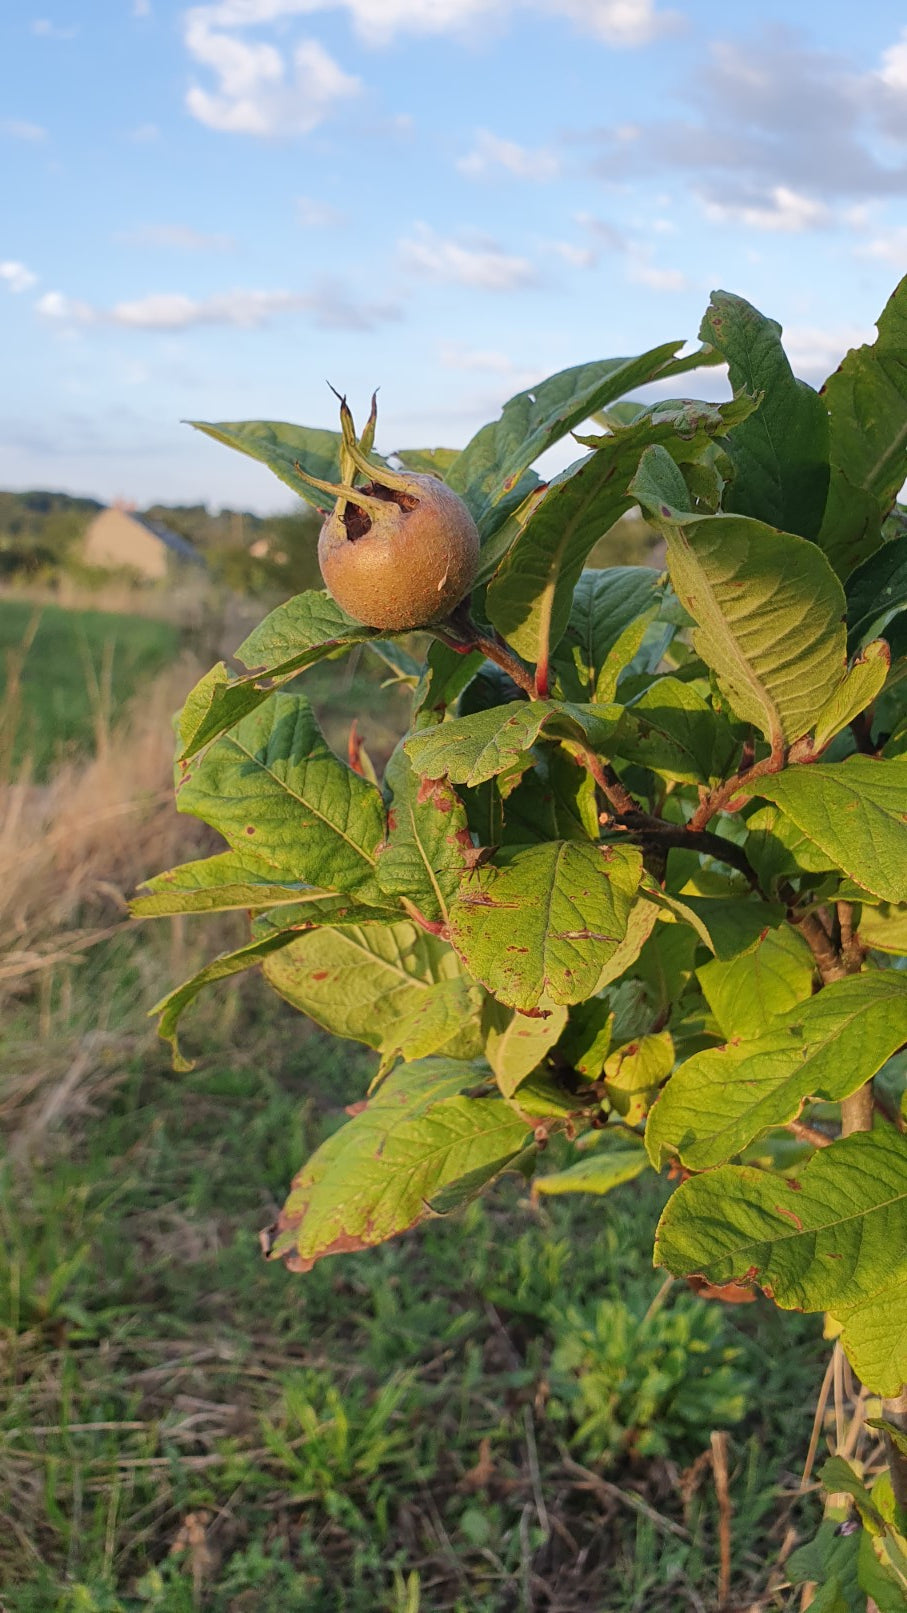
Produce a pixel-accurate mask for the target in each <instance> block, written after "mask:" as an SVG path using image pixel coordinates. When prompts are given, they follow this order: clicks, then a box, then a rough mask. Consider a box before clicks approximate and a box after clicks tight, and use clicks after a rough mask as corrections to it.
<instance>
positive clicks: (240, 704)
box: [180, 592, 382, 761]
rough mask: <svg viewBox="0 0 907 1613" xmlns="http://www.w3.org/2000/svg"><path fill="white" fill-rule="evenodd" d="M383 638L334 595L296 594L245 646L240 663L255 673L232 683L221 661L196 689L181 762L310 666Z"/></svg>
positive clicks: (184, 725)
mask: <svg viewBox="0 0 907 1613" xmlns="http://www.w3.org/2000/svg"><path fill="white" fill-rule="evenodd" d="M381 638H382V630H381V629H379V628H375V627H363V626H362V623H361V622H354V621H353V619H352V617H350V616H347V614H346V612H345V611H342V610H341V609H340V606H339V605H338V604H337V603H336V602H335V601H334V600H333V599H332V598H331V596H330V594H326V593H316V592H310V593H305V594H296V595H295V597H294V598H293V599H288V600H287V601H286V603H285V604H283V605H279V606H278V607H277V609H276V610H273V611H271V613H270V615H269V616H266V617H265V619H264V621H263V622H261V623H259V625H258V627H256V629H255V631H254V632H253V633H250V634H249V637H248V638H247V639H245V640H244V641H243V643H242V644H241V645H240V646H239V649H238V650H237V651H236V660H237V661H240V662H241V663H242V665H243V666H246V667H248V668H249V672H248V674H247V675H246V676H245V677H238V678H231V677H230V676H229V674H228V672H227V669H226V667H225V665H224V663H223V662H222V661H221V662H220V663H219V665H218V666H216V667H214V668H213V669H212V671H211V672H208V673H206V674H205V676H204V677H203V678H202V679H201V681H200V682H199V683H197V684H196V686H195V688H194V689H193V690H192V692H191V694H190V695H189V698H188V700H187V702H186V705H185V707H184V708H183V715H182V718H181V720H180V738H181V741H182V752H181V757H180V759H181V760H182V761H187V760H188V759H189V758H190V757H192V756H195V755H197V753H198V752H199V751H200V750H203V749H204V747H205V746H206V745H208V744H210V742H211V740H212V739H216V738H217V737H218V735H219V734H223V733H226V731H227V730H228V729H229V728H232V727H233V725H234V724H235V723H237V722H239V721H241V719H242V718H243V717H245V716H247V715H248V713H249V712H252V711H254V710H255V709H256V707H258V706H260V705H263V703H264V702H265V701H266V700H269V699H270V698H271V695H272V694H273V693H274V690H275V689H276V688H279V687H280V685H281V684H282V683H286V682H287V681H288V679H290V678H293V677H295V676H296V675H297V673H299V672H302V671H304V670H305V668H306V667H310V666H314V665H315V663H316V662H317V661H323V660H325V659H326V657H328V656H331V655H336V654H338V653H339V652H341V651H343V650H349V649H352V648H353V647H354V646H355V645H357V644H367V643H369V642H374V641H380V640H381Z"/></svg>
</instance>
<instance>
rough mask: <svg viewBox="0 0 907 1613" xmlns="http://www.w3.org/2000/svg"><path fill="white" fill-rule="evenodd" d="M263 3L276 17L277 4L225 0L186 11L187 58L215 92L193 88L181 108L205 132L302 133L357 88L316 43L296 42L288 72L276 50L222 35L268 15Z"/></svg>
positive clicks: (276, 0) (273, 0)
mask: <svg viewBox="0 0 907 1613" xmlns="http://www.w3.org/2000/svg"><path fill="white" fill-rule="evenodd" d="M269 3H270V9H271V11H272V12H273V13H275V14H278V15H279V5H280V0H226V3H225V4H223V5H220V6H197V7H195V8H194V9H193V10H192V11H189V12H187V14H186V31H185V38H186V45H187V47H188V49H189V52H190V55H192V56H193V57H194V58H195V60H196V61H197V62H200V63H201V64H202V65H203V66H205V67H207V68H210V70H211V71H212V72H213V74H214V76H215V79H216V81H217V88H216V90H215V91H213V92H212V91H210V90H205V89H202V88H201V86H200V85H198V84H194V85H193V86H192V88H191V89H190V90H189V92H188V94H187V96H186V106H187V108H188V110H189V111H190V112H191V114H192V116H193V117H195V118H197V119H198V121H199V122H200V123H204V124H206V125H207V127H208V128H209V129H217V130H219V131H221V132H224V133H228V134H254V135H258V136H265V137H267V136H279V135H295V134H308V133H309V132H310V131H311V130H312V129H314V128H316V127H317V125H318V124H319V123H321V122H322V121H323V120H324V118H325V117H327V116H328V114H329V113H330V112H331V110H332V109H333V107H334V105H335V103H336V102H338V101H342V100H344V99H348V98H349V97H350V96H352V95H356V94H358V92H359V90H360V88H361V86H360V82H359V80H358V79H357V78H353V77H351V76H350V75H348V74H346V73H344V72H343V69H342V68H341V67H339V66H338V64H337V63H336V62H335V61H334V59H333V57H332V56H329V55H328V53H327V51H326V50H325V49H324V47H323V46H322V45H320V44H319V43H318V41H317V40H315V39H304V40H302V41H301V42H300V43H299V44H298V45H296V47H295V49H294V50H293V52H292V60H291V64H290V65H289V71H288V63H287V62H286V60H285V59H284V56H283V55H282V54H281V52H280V51H279V50H278V49H277V47H276V46H275V45H269V44H255V43H249V42H247V41H246V40H243V39H238V38H236V37H235V35H234V34H231V33H229V32H227V31H226V27H225V24H226V25H227V26H229V25H231V24H232V26H234V27H235V26H237V25H238V24H239V23H240V22H243V21H249V22H254V21H257V20H259V16H258V15H257V13H264V12H266V11H267V10H268V5H269ZM300 9H301V7H300ZM246 14H247V15H246ZM234 19H235V20H234ZM261 20H264V18H262V19H261Z"/></svg>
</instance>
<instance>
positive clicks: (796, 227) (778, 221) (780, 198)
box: [703, 185, 831, 234]
mask: <svg viewBox="0 0 907 1613" xmlns="http://www.w3.org/2000/svg"><path fill="white" fill-rule="evenodd" d="M703 205H704V207H705V211H706V216H707V217H708V218H710V219H714V220H715V221H716V222H717V223H727V222H729V221H730V222H735V223H739V224H745V225H747V226H748V228H749V229H752V230H776V231H779V232H781V233H785V234H796V233H797V232H798V231H800V230H815V229H821V227H822V226H823V225H824V224H827V223H828V222H829V221H830V216H831V215H830V213H829V210H828V208H827V207H826V206H825V204H824V202H817V201H816V200H815V199H814V198H813V197H811V196H804V195H802V194H801V193H800V192H799V191H795V190H791V189H790V187H789V186H788V185H775V186H773V187H772V189H771V190H770V191H769V193H768V195H767V196H766V198H765V200H764V201H761V202H759V203H751V204H750V205H746V204H745V203H722V202H717V201H709V200H708V199H706V200H705V201H704V204H703Z"/></svg>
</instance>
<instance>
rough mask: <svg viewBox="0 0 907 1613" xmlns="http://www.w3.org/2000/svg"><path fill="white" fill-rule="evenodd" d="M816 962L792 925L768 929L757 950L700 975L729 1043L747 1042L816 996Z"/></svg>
mask: <svg viewBox="0 0 907 1613" xmlns="http://www.w3.org/2000/svg"><path fill="white" fill-rule="evenodd" d="M815 968H816V965H815V960H814V958H813V955H812V953H811V952H810V950H809V947H808V946H807V945H806V942H805V941H804V940H803V938H802V936H801V935H799V934H798V933H797V931H796V930H794V929H792V927H791V926H790V925H789V924H782V925H781V927H780V928H779V929H777V930H769V931H768V932H767V933H766V935H764V936H763V938H762V940H761V941H760V942H759V944H758V946H757V947H756V949H755V951H753V952H747V953H744V954H743V955H742V956H740V957H736V958H731V959H730V960H728V961H727V962H722V960H721V959H720V958H711V959H710V960H709V962H708V963H705V964H703V965H702V967H701V968H699V969H697V970H696V978H697V980H698V981H699V984H700V986H701V987H702V990H703V993H704V995H705V1000H706V1002H707V1003H708V1005H709V1007H710V1008H711V1010H712V1013H713V1014H714V1016H715V1018H716V1020H717V1021H718V1026H719V1029H720V1030H721V1033H722V1035H723V1036H725V1037H727V1039H728V1040H731V1038H738V1039H740V1040H743V1041H747V1040H748V1039H749V1038H750V1037H753V1036H758V1035H759V1033H760V1031H762V1030H764V1029H766V1028H767V1026H768V1023H769V1021H770V1020H771V1019H773V1018H775V1016H776V1015H778V1014H783V1013H785V1012H786V1011H787V1009H789V1008H793V1007H794V1006H795V1004H796V1003H799V1002H803V1001H804V999H805V998H807V997H808V996H809V995H810V994H811V992H812V983H813V975H814V974H815Z"/></svg>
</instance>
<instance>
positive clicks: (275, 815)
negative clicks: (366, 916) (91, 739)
mask: <svg viewBox="0 0 907 1613" xmlns="http://www.w3.org/2000/svg"><path fill="white" fill-rule="evenodd" d="M177 806H178V808H179V810H180V811H181V812H189V813H191V814H192V815H193V816H194V817H196V818H201V819H202V820H203V822H205V823H209V824H210V825H211V827H212V828H213V829H217V830H218V831H219V832H220V833H221V834H222V835H223V836H224V839H225V840H226V841H227V842H228V844H229V845H230V846H231V847H232V849H233V850H234V851H235V852H237V853H239V854H240V855H243V854H244V853H246V852H247V851H249V850H250V849H251V846H252V844H253V843H254V848H255V849H254V853H253V855H254V856H255V858H256V860H257V861H258V862H259V863H260V864H266V865H267V867H268V868H269V869H270V871H271V875H272V877H273V878H274V879H275V881H283V880H284V879H289V880H291V881H301V882H303V883H305V884H309V885H317V886H318V887H319V888H320V889H322V890H340V891H345V892H348V893H351V894H352V893H355V894H356V895H357V896H359V897H360V899H364V900H368V899H369V898H372V899H373V900H375V901H376V902H378V903H379V904H380V903H382V902H383V900H384V898H383V896H382V893H381V890H380V888H379V886H378V883H377V880H376V878H375V865H376V859H377V851H378V846H379V844H380V842H381V841H382V840H383V838H384V830H385V816H384V804H383V802H382V800H381V796H380V794H379V792H378V790H376V789H375V787H374V785H372V784H369V783H367V782H366V780H365V779H363V778H360V777H359V775H358V774H357V773H354V772H353V771H352V769H351V768H349V767H347V766H346V764H345V763H343V762H341V761H339V760H338V758H337V757H336V756H335V755H334V753H333V751H331V750H330V749H329V748H328V746H327V745H326V743H325V741H324V737H323V735H322V733H321V730H320V729H319V727H318V724H317V722H316V720H315V716H314V713H313V711H312V708H311V706H310V705H309V702H308V701H307V700H306V699H305V698H304V697H303V696H302V695H290V694H277V695H275V696H274V698H273V699H272V700H271V701H269V702H268V704H267V706H264V707H262V708H261V709H260V710H258V711H254V712H252V713H251V714H250V715H249V716H248V717H245V718H243V720H242V722H240V723H239V724H238V725H237V726H236V727H235V728H234V729H233V730H232V732H231V733H229V734H224V735H223V736H222V737H221V738H220V739H218V740H216V741H215V742H214V744H213V745H211V746H210V747H209V749H208V750H207V751H206V752H205V754H204V755H203V756H201V757H200V758H198V759H197V760H196V761H195V762H194V763H192V764H190V766H189V767H188V768H187V769H186V771H185V772H184V775H183V778H182V780H181V782H180V784H179V785H178V789H177Z"/></svg>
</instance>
